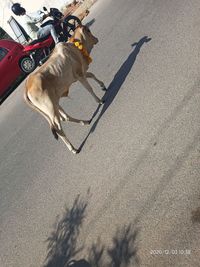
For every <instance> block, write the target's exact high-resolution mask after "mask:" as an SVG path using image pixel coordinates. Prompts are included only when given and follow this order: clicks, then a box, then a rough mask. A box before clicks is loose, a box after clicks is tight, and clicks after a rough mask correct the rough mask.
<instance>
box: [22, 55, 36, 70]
mask: <svg viewBox="0 0 200 267" xmlns="http://www.w3.org/2000/svg"><path fill="white" fill-rule="evenodd" d="M19 66H20V68H21V70H22V71H23V72H24V73H31V72H32V71H33V70H34V69H35V61H34V60H32V59H31V58H30V57H23V58H22V59H21V60H20V62H19Z"/></svg>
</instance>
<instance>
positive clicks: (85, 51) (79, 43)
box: [69, 37, 92, 64]
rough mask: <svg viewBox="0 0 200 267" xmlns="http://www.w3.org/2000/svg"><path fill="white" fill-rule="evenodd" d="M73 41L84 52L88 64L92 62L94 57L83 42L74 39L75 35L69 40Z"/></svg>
mask: <svg viewBox="0 0 200 267" xmlns="http://www.w3.org/2000/svg"><path fill="white" fill-rule="evenodd" d="M69 41H70V42H71V43H73V44H74V45H75V46H76V47H77V48H78V49H79V50H80V51H81V53H82V54H83V56H84V57H85V58H86V59H87V62H88V64H90V63H91V62H92V58H91V57H90V55H89V53H88V51H87V50H86V48H85V47H84V46H83V44H82V43H81V42H80V41H78V40H76V39H74V38H73V37H72V38H71V39H70V40H69Z"/></svg>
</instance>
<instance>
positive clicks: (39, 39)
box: [29, 34, 50, 45]
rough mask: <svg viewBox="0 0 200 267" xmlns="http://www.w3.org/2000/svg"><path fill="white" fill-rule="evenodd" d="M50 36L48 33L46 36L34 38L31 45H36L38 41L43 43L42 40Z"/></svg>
mask: <svg viewBox="0 0 200 267" xmlns="http://www.w3.org/2000/svg"><path fill="white" fill-rule="evenodd" d="M49 36H50V34H48V35H47V36H45V37H42V38H38V39H35V40H33V41H32V42H30V43H29V45H34V44H37V43H41V42H43V41H44V40H46V39H47V38H48V37H49Z"/></svg>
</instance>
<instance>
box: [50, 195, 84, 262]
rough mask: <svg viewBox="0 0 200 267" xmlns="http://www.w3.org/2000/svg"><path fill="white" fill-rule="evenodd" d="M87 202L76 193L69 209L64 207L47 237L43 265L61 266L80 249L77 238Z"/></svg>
mask: <svg viewBox="0 0 200 267" xmlns="http://www.w3.org/2000/svg"><path fill="white" fill-rule="evenodd" d="M87 205H88V202H87V201H86V200H84V199H83V198H80V196H79V195H78V196H77V197H76V199H75V201H74V203H73V206H72V208H71V209H69V208H66V209H65V214H64V216H63V218H62V219H61V220H60V221H59V222H57V223H56V224H55V226H54V228H55V229H54V230H53V232H52V233H51V235H50V237H49V238H48V239H47V242H48V247H47V251H48V253H47V257H46V264H45V267H63V266H64V265H65V264H66V262H68V261H69V260H70V259H71V258H72V257H74V256H75V255H76V254H77V253H78V252H80V251H81V250H82V247H78V246H77V239H78V236H79V233H80V229H81V227H82V224H83V220H84V218H85V212H86V208H87Z"/></svg>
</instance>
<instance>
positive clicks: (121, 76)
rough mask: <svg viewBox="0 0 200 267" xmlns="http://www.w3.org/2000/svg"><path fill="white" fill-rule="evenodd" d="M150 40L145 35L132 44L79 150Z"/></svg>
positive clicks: (95, 113)
mask: <svg viewBox="0 0 200 267" xmlns="http://www.w3.org/2000/svg"><path fill="white" fill-rule="evenodd" d="M149 41H151V38H148V36H144V37H143V38H142V39H140V40H139V42H137V43H134V44H132V45H131V46H132V47H135V48H134V50H133V51H132V52H131V53H130V55H129V56H128V58H127V59H126V60H125V62H124V63H123V64H122V66H121V67H120V69H119V70H118V72H117V73H116V75H115V77H114V79H113V80H112V82H111V83H110V85H109V86H108V88H107V91H106V93H105V95H104V97H103V100H105V103H104V105H103V108H102V110H101V112H100V114H99V116H98V117H97V119H96V121H95V122H94V123H93V125H92V127H91V129H90V131H89V133H88V135H87V136H86V138H85V139H84V141H83V142H82V144H81V146H80V147H79V151H80V150H81V149H82V148H83V146H84V144H85V142H86V141H87V139H88V137H89V136H90V134H91V133H92V132H94V131H95V129H96V127H97V124H98V122H99V120H100V119H101V117H102V116H103V114H104V113H105V112H106V110H107V109H108V107H109V106H110V104H111V103H112V102H113V100H114V99H115V97H116V95H117V94H118V92H119V90H120V88H121V86H122V85H123V83H124V81H125V80H126V77H127V76H128V74H129V72H130V71H131V69H132V67H133V65H134V63H135V61H136V58H137V55H138V54H139V52H140V49H141V47H142V46H143V45H144V44H145V43H148V42H149ZM100 108H101V105H99V106H98V107H97V110H96V111H95V112H94V114H93V116H92V119H94V117H95V116H96V115H97V114H98V112H99V110H100Z"/></svg>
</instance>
